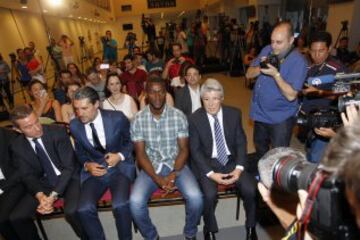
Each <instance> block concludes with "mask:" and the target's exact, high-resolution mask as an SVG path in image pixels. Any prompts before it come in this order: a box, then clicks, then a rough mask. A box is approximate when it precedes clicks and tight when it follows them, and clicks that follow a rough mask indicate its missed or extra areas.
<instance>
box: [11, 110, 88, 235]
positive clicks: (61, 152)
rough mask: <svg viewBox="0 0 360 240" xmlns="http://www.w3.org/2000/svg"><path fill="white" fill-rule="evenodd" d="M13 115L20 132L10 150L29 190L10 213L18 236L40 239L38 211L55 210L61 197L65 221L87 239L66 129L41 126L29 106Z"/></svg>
mask: <svg viewBox="0 0 360 240" xmlns="http://www.w3.org/2000/svg"><path fill="white" fill-rule="evenodd" d="M10 118H11V121H12V123H13V125H14V127H15V129H16V131H18V132H19V133H21V134H20V135H19V136H18V137H16V138H15V139H14V140H13V141H12V143H11V146H10V148H11V152H12V154H13V158H14V161H15V163H16V164H17V166H18V167H19V171H20V174H21V178H22V180H23V182H24V184H25V185H26V188H27V190H28V193H29V194H27V195H26V196H24V197H23V198H22V199H21V200H20V202H19V203H18V204H17V206H16V209H14V210H13V211H12V213H11V215H10V221H11V223H12V225H13V227H14V229H15V231H16V233H17V235H18V236H19V238H20V239H24V240H25V239H26V240H29V239H40V237H39V235H38V232H37V229H36V226H35V224H34V223H33V218H34V217H35V214H36V212H38V213H40V214H49V213H51V212H53V210H54V208H53V204H54V203H55V201H56V200H57V199H58V198H59V197H62V198H64V202H65V206H64V213H65V218H66V220H67V221H68V222H69V223H70V225H71V227H72V228H73V229H74V231H75V233H76V234H77V235H78V236H79V237H81V238H82V239H86V237H85V236H84V235H83V234H82V232H83V231H82V228H81V225H80V221H79V220H78V217H77V214H76V210H77V204H78V199H79V192H80V179H79V173H78V168H77V165H76V163H77V162H76V161H75V155H74V151H73V148H72V145H71V142H70V138H69V136H68V135H67V133H66V129H65V128H63V127H60V126H46V125H44V126H43V125H41V124H40V122H39V118H38V117H37V115H36V113H35V112H34V111H33V109H32V108H31V107H30V106H28V105H22V106H18V107H16V108H15V109H14V110H13V111H12V113H11V115H10Z"/></svg>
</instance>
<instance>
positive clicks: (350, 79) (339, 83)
mask: <svg viewBox="0 0 360 240" xmlns="http://www.w3.org/2000/svg"><path fill="white" fill-rule="evenodd" d="M359 79H360V73H346V74H345V73H338V74H336V75H332V74H328V75H322V76H316V77H310V78H308V79H307V80H306V83H307V85H309V86H314V87H320V88H321V87H322V86H325V85H329V84H330V85H331V88H332V91H333V92H334V93H342V92H348V91H350V90H351V85H354V84H359V83H360V81H359Z"/></svg>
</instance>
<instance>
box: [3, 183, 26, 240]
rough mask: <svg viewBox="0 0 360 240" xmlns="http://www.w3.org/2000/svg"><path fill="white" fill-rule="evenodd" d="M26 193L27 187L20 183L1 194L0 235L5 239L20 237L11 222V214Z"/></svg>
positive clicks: (14, 239) (16, 239)
mask: <svg viewBox="0 0 360 240" xmlns="http://www.w3.org/2000/svg"><path fill="white" fill-rule="evenodd" d="M24 195H25V189H24V187H23V186H22V185H20V184H18V185H16V186H14V187H13V188H12V189H11V190H9V191H7V192H5V193H3V194H1V195H0V235H2V236H3V237H4V238H5V239H12V240H18V239H20V238H19V237H18V236H17V234H16V232H15V230H14V228H13V227H12V225H11V223H10V220H9V216H10V213H11V211H12V210H13V209H14V208H15V207H16V204H17V203H18V202H19V201H20V200H21V198H22V197H23V196H24Z"/></svg>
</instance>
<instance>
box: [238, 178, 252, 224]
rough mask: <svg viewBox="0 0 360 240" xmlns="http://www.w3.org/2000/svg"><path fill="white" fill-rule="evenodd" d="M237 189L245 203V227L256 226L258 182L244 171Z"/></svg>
mask: <svg viewBox="0 0 360 240" xmlns="http://www.w3.org/2000/svg"><path fill="white" fill-rule="evenodd" d="M236 187H237V188H238V189H239V191H240V196H241V198H242V199H243V201H244V209H245V214H246V219H245V226H246V227H248V228H251V227H255V226H256V201H257V200H256V181H255V178H254V177H253V176H252V175H251V174H249V173H248V172H246V171H243V172H242V173H241V175H240V178H239V180H238V181H237V182H236Z"/></svg>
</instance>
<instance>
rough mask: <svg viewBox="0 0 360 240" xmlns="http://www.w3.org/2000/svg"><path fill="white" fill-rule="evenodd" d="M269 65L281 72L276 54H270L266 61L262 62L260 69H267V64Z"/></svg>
mask: <svg viewBox="0 0 360 240" xmlns="http://www.w3.org/2000/svg"><path fill="white" fill-rule="evenodd" d="M268 63H269V64H271V65H273V66H274V67H275V68H276V69H278V70H280V61H279V58H278V57H277V56H276V55H275V54H270V55H269V56H267V57H266V59H264V60H262V61H261V62H260V68H265V69H267V68H268V66H267V65H266V64H268Z"/></svg>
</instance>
